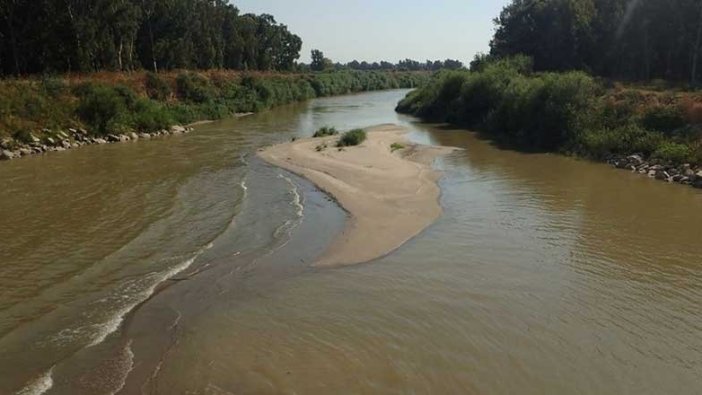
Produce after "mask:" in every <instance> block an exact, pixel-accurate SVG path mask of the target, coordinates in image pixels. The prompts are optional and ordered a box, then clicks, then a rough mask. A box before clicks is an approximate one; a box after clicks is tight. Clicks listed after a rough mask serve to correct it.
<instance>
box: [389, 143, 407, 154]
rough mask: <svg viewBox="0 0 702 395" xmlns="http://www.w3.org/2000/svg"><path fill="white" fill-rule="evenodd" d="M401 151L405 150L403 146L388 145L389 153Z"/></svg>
mask: <svg viewBox="0 0 702 395" xmlns="http://www.w3.org/2000/svg"><path fill="white" fill-rule="evenodd" d="M401 149H405V146H404V145H402V144H400V143H392V144H390V152H395V151H398V150H401Z"/></svg>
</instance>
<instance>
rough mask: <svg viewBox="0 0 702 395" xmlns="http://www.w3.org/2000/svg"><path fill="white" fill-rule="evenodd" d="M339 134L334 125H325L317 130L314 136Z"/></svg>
mask: <svg viewBox="0 0 702 395" xmlns="http://www.w3.org/2000/svg"><path fill="white" fill-rule="evenodd" d="M337 134H339V131H338V130H336V128H334V127H329V126H324V127H321V128H319V130H317V131H316V132H314V135H313V136H312V137H315V138H317V137H327V136H336V135H337Z"/></svg>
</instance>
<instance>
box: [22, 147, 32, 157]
mask: <svg viewBox="0 0 702 395" xmlns="http://www.w3.org/2000/svg"><path fill="white" fill-rule="evenodd" d="M19 153H20V155H22V156H27V155H32V154H33V153H34V152H32V150H30V149H29V148H20V149H19Z"/></svg>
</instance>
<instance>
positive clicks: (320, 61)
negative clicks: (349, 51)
mask: <svg viewBox="0 0 702 395" xmlns="http://www.w3.org/2000/svg"><path fill="white" fill-rule="evenodd" d="M311 55H312V63H310V65H309V68H310V69H311V70H313V71H324V70H333V69H337V70H343V69H346V70H361V71H379V70H386V71H390V70H394V71H438V70H445V69H448V70H458V69H462V68H463V67H464V65H463V63H462V62H461V61H459V60H454V59H446V60H435V61H431V60H427V61H426V62H418V61H416V60H412V59H404V60H400V61H399V62H397V63H391V62H388V61H381V62H373V63H369V62H366V61H361V62H359V61H358V60H353V61H351V62H348V63H338V62H337V63H334V62H333V61H332V60H331V59H329V58H327V57H325V56H324V52H322V51H320V50H318V49H313V50H312V54H311Z"/></svg>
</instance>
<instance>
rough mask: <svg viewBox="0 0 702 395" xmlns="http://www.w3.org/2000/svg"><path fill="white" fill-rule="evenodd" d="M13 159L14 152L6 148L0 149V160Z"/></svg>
mask: <svg viewBox="0 0 702 395" xmlns="http://www.w3.org/2000/svg"><path fill="white" fill-rule="evenodd" d="M11 159H15V153H14V152H12V151H8V150H5V149H4V150H0V160H11Z"/></svg>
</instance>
